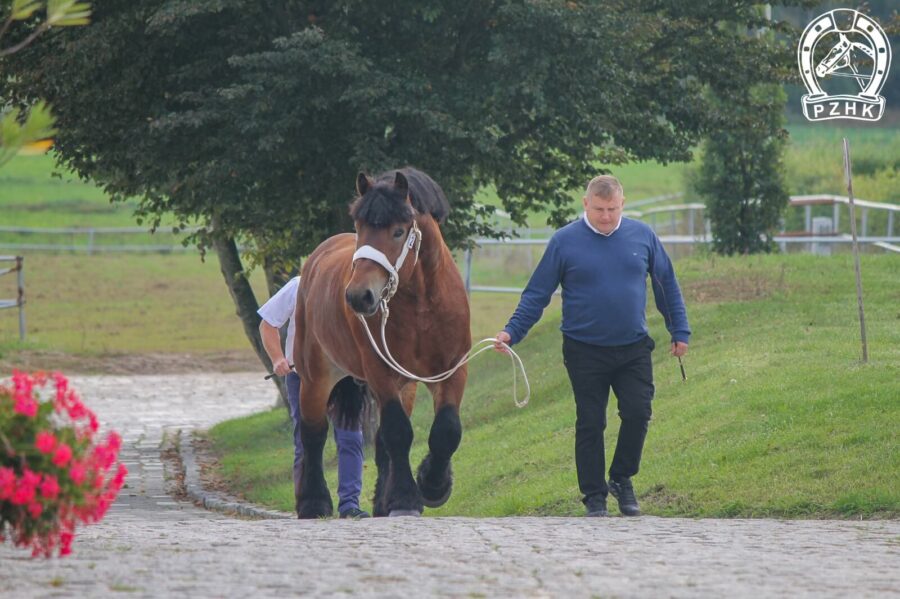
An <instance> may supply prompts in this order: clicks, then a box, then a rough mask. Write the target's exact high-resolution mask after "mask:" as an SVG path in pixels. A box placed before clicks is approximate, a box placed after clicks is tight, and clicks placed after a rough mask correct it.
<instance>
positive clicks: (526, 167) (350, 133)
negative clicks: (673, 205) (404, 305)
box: [0, 0, 795, 363]
mask: <svg viewBox="0 0 900 599" xmlns="http://www.w3.org/2000/svg"><path fill="white" fill-rule="evenodd" d="M792 1H793V0H788V3H791V2H792ZM0 2H2V0H0ZM762 27H770V28H774V29H778V28H779V27H780V25H779V24H778V23H772V22H769V21H767V20H766V19H765V18H764V16H763V11H762V10H761V9H760V6H759V5H757V4H755V3H754V2H749V1H742V0H729V1H725V0H704V1H700V2H683V1H681V0H635V1H631V0H608V1H588V0H583V1H577V0H466V1H464V2H459V1H457V0H391V1H390V2H388V1H371V0H329V1H327V2H326V1H324V0H314V1H296V2H284V1H273V0H106V1H104V2H102V3H98V5H97V6H96V7H95V10H94V13H93V16H92V25H91V26H90V27H85V28H75V29H70V30H67V31H63V32H61V33H60V34H58V35H56V36H54V37H53V38H51V39H48V40H47V41H46V43H43V44H40V45H37V46H33V47H30V48H28V49H26V50H24V51H22V52H20V53H19V54H17V55H15V56H13V57H11V58H9V59H8V60H7V61H6V62H4V64H3V66H4V69H5V70H6V71H7V72H8V73H9V74H10V76H9V77H8V78H7V79H6V80H5V81H3V82H0V86H2V85H5V86H6V89H5V90H4V89H3V88H0V96H3V97H4V98H13V99H14V100H15V101H18V102H21V103H28V102H31V101H32V100H33V99H35V98H38V97H45V98H47V100H49V101H50V102H51V103H52V105H53V106H54V108H55V111H56V115H57V126H58V129H59V133H58V135H57V137H56V149H57V155H58V156H59V157H60V160H61V161H62V162H63V163H65V165H66V166H69V167H71V168H74V169H75V170H76V171H77V172H78V173H79V174H80V175H82V176H83V177H86V178H89V179H92V180H93V181H95V182H97V183H98V184H100V185H102V186H103V188H104V189H105V190H106V191H107V192H108V193H109V194H110V195H111V197H112V198H113V199H124V198H130V197H135V198H137V199H138V201H139V208H138V210H137V216H138V218H139V219H140V220H141V221H146V222H149V223H151V224H154V225H158V224H159V223H160V221H161V219H162V217H163V216H165V215H174V216H175V217H176V218H177V219H179V221H180V222H181V223H183V224H193V223H199V224H200V225H201V227H202V229H201V231H200V233H198V234H197V235H196V239H197V240H198V241H199V242H200V243H201V244H205V245H209V246H211V247H213V248H215V251H216V253H217V255H218V257H219V261H220V263H221V265H222V271H223V274H224V276H225V279H226V282H227V284H228V288H229V290H230V292H231V293H232V296H233V298H234V300H235V303H236V305H237V311H238V314H239V315H240V317H241V319H242V321H243V325H244V328H245V331H246V333H247V335H248V337H250V338H251V341H252V342H253V344H254V347H255V349H256V351H257V353H258V354H259V355H260V358H261V359H262V360H263V362H264V363H267V359H266V357H265V354H264V352H263V351H262V346H261V343H260V340H259V335H258V332H257V331H256V325H257V324H258V320H259V319H258V316H257V315H256V313H255V312H256V307H257V302H256V299H255V297H254V296H253V292H252V290H251V289H250V287H249V284H247V282H246V279H245V277H243V272H244V268H243V265H242V263H241V259H240V257H239V256H238V254H237V248H236V244H235V240H236V239H239V240H240V241H241V242H242V243H243V244H244V246H245V248H246V249H247V251H248V253H249V254H250V255H251V257H253V258H254V259H255V261H257V262H258V263H263V264H265V265H266V266H268V267H272V266H279V265H281V266H288V267H289V266H292V265H293V266H296V265H297V264H298V263H299V259H300V257H301V256H303V255H306V254H307V253H309V252H310V251H311V250H312V249H313V248H314V247H315V246H316V245H317V244H318V243H320V242H321V241H323V240H324V238H326V237H327V236H329V235H331V234H334V233H336V232H339V231H342V230H349V229H350V227H351V223H350V220H349V218H348V216H347V207H348V204H349V202H350V200H351V199H352V196H353V189H354V181H355V179H356V174H357V172H358V171H360V170H362V171H367V172H370V173H374V172H378V171H382V170H387V169H391V168H397V167H402V166H407V165H410V166H415V167H417V168H419V169H421V170H423V171H425V172H427V173H428V174H429V175H431V176H432V177H433V178H434V179H435V180H436V181H438V182H439V183H440V185H441V186H442V187H443V188H444V190H445V191H446V194H447V197H448V198H449V200H450V204H451V212H450V216H449V219H448V220H447V222H446V223H445V224H444V225H443V226H442V230H443V232H444V235H445V237H446V238H447V240H448V242H449V243H450V244H451V245H453V246H457V247H458V246H460V245H462V244H464V243H466V241H467V240H468V239H471V238H472V237H473V236H474V235H489V234H491V228H490V225H489V224H488V223H489V220H488V218H487V217H488V216H489V215H490V214H491V213H492V211H493V209H492V208H490V207H485V206H479V205H477V204H476V203H475V202H474V201H473V197H474V194H475V192H476V191H477V190H478V189H479V188H481V187H483V186H486V185H493V186H494V187H495V188H496V190H497V192H498V194H499V197H500V199H501V201H502V203H503V207H504V209H505V210H506V211H507V212H509V213H510V214H511V215H512V218H513V220H514V221H516V222H518V223H522V222H524V219H525V217H526V215H527V213H528V211H529V210H532V209H542V208H543V209H548V210H549V213H550V223H551V224H554V225H560V224H562V223H563V222H565V220H567V218H568V217H570V216H571V214H570V205H571V197H570V195H569V193H570V192H571V190H573V189H577V188H580V187H582V186H583V185H584V183H585V182H586V181H588V180H589V179H590V178H591V177H592V176H594V175H595V174H597V173H598V172H599V171H600V170H601V169H602V168H603V167H605V166H606V167H609V166H612V165H616V164H621V163H624V162H626V161H631V160H648V159H656V160H660V161H662V162H668V161H678V160H686V159H688V158H690V155H691V149H692V148H693V147H695V146H696V144H697V143H698V142H699V141H700V140H701V139H702V138H703V137H704V136H705V135H706V134H708V133H710V132H711V131H713V130H715V128H716V127H717V126H718V124H720V123H721V122H722V121H723V119H727V118H728V100H729V98H740V97H743V96H745V95H746V94H747V93H748V90H750V89H752V88H753V87H754V86H755V85H757V84H759V83H769V82H773V81H779V80H782V79H783V78H785V77H788V76H790V74H792V73H793V72H794V70H795V69H794V54H793V52H794V50H793V46H792V44H789V43H785V42H781V43H779V42H775V41H773V39H770V38H769V37H761V36H753V35H748V32H752V31H754V30H757V29H759V28H762ZM711 98H715V101H711ZM742 118H743V119H745V121H746V122H747V123H748V126H750V127H753V126H754V123H753V117H752V114H745V115H743V116H742ZM267 270H269V269H267ZM272 270H274V269H272Z"/></svg>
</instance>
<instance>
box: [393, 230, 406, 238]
mask: <svg viewBox="0 0 900 599" xmlns="http://www.w3.org/2000/svg"><path fill="white" fill-rule="evenodd" d="M404 233H406V231H404V230H403V228H402V227H397V228H396V229H394V239H400V238H401V237H403V234H404Z"/></svg>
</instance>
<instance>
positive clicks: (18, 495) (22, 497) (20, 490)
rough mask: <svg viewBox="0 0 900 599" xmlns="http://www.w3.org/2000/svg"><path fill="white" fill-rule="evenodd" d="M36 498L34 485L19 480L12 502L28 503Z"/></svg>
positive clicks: (18, 503)
mask: <svg viewBox="0 0 900 599" xmlns="http://www.w3.org/2000/svg"><path fill="white" fill-rule="evenodd" d="M33 500H34V487H32V486H29V485H26V484H23V481H21V480H20V481H19V484H18V485H16V490H15V492H14V493H13V496H12V498H11V499H10V502H11V503H12V504H13V505H26V504H28V503H31V502H32V501H33Z"/></svg>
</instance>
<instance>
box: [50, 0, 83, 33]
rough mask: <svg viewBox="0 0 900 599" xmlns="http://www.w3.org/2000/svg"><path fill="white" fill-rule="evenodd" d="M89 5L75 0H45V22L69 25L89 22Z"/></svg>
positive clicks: (63, 25) (58, 25)
mask: <svg viewBox="0 0 900 599" xmlns="http://www.w3.org/2000/svg"><path fill="white" fill-rule="evenodd" d="M90 16H91V5H90V4H89V3H87V2H78V1H77V0H47V24H48V25H51V26H55V27H70V26H73V25H87V24H88V23H90V18H89V17H90Z"/></svg>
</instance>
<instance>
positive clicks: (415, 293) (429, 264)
mask: <svg viewBox="0 0 900 599" xmlns="http://www.w3.org/2000/svg"><path fill="white" fill-rule="evenodd" d="M422 221H423V222H419V229H420V230H421V231H422V246H421V247H420V249H419V260H418V262H419V264H418V265H417V267H416V269H415V271H414V274H413V276H412V277H410V279H409V280H408V281H407V284H406V285H404V284H403V283H402V282H401V286H400V290H402V291H405V292H406V294H408V295H409V296H411V297H423V295H424V294H425V293H427V291H428V288H429V287H431V286H432V285H433V284H434V279H435V278H436V277H438V276H440V275H439V273H440V271H441V270H442V269H444V268H447V267H448V265H449V266H452V267H453V268H456V264H454V262H453V256H452V255H451V254H450V251H449V250H448V249H447V246H446V244H445V243H444V237H443V236H442V235H441V232H440V229H439V228H438V225H437V223H436V222H435V221H434V219H432V218H430V217H426V218H423V219H422Z"/></svg>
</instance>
